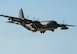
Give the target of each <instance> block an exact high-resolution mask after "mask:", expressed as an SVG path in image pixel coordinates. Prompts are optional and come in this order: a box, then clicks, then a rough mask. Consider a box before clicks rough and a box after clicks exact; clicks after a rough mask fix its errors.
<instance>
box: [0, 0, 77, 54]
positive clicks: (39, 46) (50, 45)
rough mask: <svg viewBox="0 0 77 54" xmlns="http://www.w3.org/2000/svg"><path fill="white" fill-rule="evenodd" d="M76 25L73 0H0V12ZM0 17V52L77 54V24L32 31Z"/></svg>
mask: <svg viewBox="0 0 77 54" xmlns="http://www.w3.org/2000/svg"><path fill="white" fill-rule="evenodd" d="M20 8H23V10H24V14H25V17H27V16H29V17H30V18H28V19H32V20H34V17H35V18H36V20H37V18H39V20H40V21H42V20H56V21H57V22H58V23H63V21H65V24H74V25H77V0H0V14H5V15H10V16H16V17H18V11H19V9H20ZM6 22H7V19H6V18H4V17H0V54H77V27H70V29H69V30H65V31H63V30H60V28H58V29H57V30H55V32H52V31H47V32H46V33H44V34H41V33H40V32H36V33H33V32H31V31H28V30H27V29H25V28H24V27H22V26H20V25H15V24H8V23H6Z"/></svg>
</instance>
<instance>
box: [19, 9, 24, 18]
mask: <svg viewBox="0 0 77 54" xmlns="http://www.w3.org/2000/svg"><path fill="white" fill-rule="evenodd" d="M19 18H24V13H23V9H22V8H21V9H20V11H19Z"/></svg>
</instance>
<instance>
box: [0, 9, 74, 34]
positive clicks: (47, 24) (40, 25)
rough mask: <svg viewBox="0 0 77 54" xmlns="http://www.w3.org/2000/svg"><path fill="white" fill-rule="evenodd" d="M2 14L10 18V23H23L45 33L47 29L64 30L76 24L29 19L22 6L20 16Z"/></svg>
mask: <svg viewBox="0 0 77 54" xmlns="http://www.w3.org/2000/svg"><path fill="white" fill-rule="evenodd" d="M0 16H3V17H6V18H8V20H9V21H8V23H14V24H18V25H22V26H23V27H25V28H27V29H28V30H30V31H32V32H37V31H40V32H41V33H44V32H45V31H46V30H51V31H54V30H55V29H57V28H58V27H61V29H62V30H67V29H68V27H67V26H75V25H67V24H58V23H57V22H56V21H54V20H51V21H37V20H29V19H27V18H25V17H24V13H23V10H22V8H21V9H20V11H19V17H12V16H7V15H3V14H0Z"/></svg>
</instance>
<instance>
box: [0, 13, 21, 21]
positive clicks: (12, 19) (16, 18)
mask: <svg viewBox="0 0 77 54" xmlns="http://www.w3.org/2000/svg"><path fill="white" fill-rule="evenodd" d="M0 16H2V17H6V18H8V20H10V22H19V21H20V20H22V18H18V17H12V16H7V15H2V14H0Z"/></svg>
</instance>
